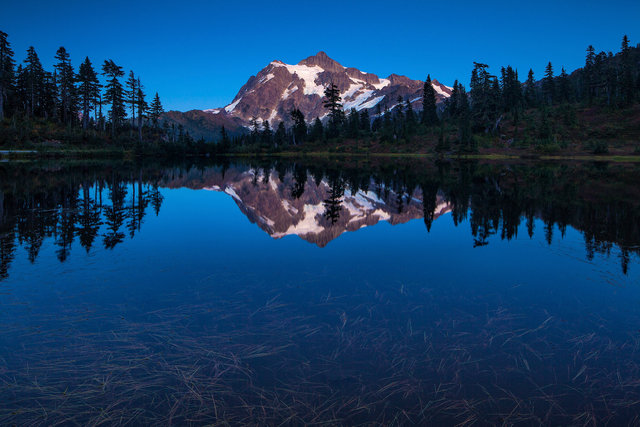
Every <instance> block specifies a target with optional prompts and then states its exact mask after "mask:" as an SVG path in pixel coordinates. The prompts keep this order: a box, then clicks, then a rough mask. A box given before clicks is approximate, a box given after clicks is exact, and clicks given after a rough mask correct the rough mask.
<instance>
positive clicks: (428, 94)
mask: <svg viewBox="0 0 640 427" xmlns="http://www.w3.org/2000/svg"><path fill="white" fill-rule="evenodd" d="M421 121H422V124H423V125H426V126H429V127H430V126H435V125H436V124H438V113H437V108H436V91H435V90H434V89H433V85H432V84H431V75H430V74H428V75H427V80H425V82H424V87H423V89H422V120H421Z"/></svg>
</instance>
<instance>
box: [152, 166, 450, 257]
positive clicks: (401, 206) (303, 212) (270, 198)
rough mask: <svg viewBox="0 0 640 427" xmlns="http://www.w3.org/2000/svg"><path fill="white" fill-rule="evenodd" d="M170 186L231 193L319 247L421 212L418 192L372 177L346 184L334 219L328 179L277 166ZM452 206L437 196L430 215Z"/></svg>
mask: <svg viewBox="0 0 640 427" xmlns="http://www.w3.org/2000/svg"><path fill="white" fill-rule="evenodd" d="M297 184H302V187H303V189H304V191H303V192H302V194H299V196H298V197H295V196H294V195H293V194H294V191H293V189H294V188H295V187H297ZM162 185H163V186H166V187H169V188H180V187H187V188H192V189H205V190H211V191H217V192H223V193H225V194H227V195H229V196H230V197H231V198H233V200H234V202H235V203H236V204H237V205H238V207H239V208H240V210H241V211H242V213H243V214H244V215H245V216H246V217H247V218H248V219H249V221H251V223H254V224H256V225H257V226H258V227H260V228H261V229H262V230H264V231H265V232H266V233H268V234H269V235H270V236H271V237H273V238H274V239H279V238H283V237H285V236H292V235H295V236H298V237H299V238H301V239H303V240H306V241H307V242H309V243H313V244H315V245H317V246H319V247H324V246H326V245H327V244H328V243H329V242H331V241H332V240H333V239H335V238H337V237H339V236H340V235H342V234H343V233H345V232H353V231H357V230H359V229H361V228H364V227H367V226H373V225H375V224H378V223H379V222H381V221H387V222H389V223H390V224H392V225H395V224H402V223H406V222H408V221H410V220H413V219H418V218H422V217H423V216H424V207H423V204H422V193H421V192H420V190H418V189H417V190H416V191H415V192H414V193H413V194H412V195H411V197H409V196H407V195H406V194H397V193H396V192H394V191H393V190H391V189H388V188H385V187H384V186H383V185H380V184H376V183H375V182H374V181H373V180H372V181H371V182H370V184H369V186H368V188H367V189H366V190H357V191H355V192H352V191H351V190H350V189H349V188H346V189H345V190H344V195H343V196H342V197H341V198H340V200H341V202H340V209H339V214H338V215H337V218H335V222H332V221H331V220H330V219H328V218H327V216H326V215H325V214H326V212H327V200H328V199H329V197H330V194H331V185H330V183H329V182H328V181H327V180H325V179H323V180H320V181H319V182H316V181H315V180H314V179H312V178H311V176H307V178H306V181H305V182H303V183H297V182H296V181H295V178H294V176H293V174H291V173H287V174H285V175H284V176H283V177H282V178H280V177H279V174H278V173H276V172H270V173H267V174H266V175H265V173H264V172H262V171H256V170H254V169H250V170H246V169H243V170H238V169H235V168H230V169H228V170H225V171H224V173H223V172H222V171H220V170H215V169H208V170H206V171H205V172H203V171H194V172H192V173H187V174H184V175H182V176H180V177H175V178H172V179H171V180H169V181H167V182H164V183H163V184H162ZM450 211H451V204H450V203H449V202H447V201H446V200H445V199H444V197H442V196H440V195H439V196H438V197H437V200H436V207H435V210H434V212H433V219H436V218H438V217H439V216H441V215H444V214H446V213H448V212H450Z"/></svg>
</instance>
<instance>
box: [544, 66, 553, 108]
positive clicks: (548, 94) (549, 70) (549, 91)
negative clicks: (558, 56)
mask: <svg viewBox="0 0 640 427" xmlns="http://www.w3.org/2000/svg"><path fill="white" fill-rule="evenodd" d="M542 93H543V94H544V101H545V103H546V104H549V105H551V104H553V103H554V102H555V100H556V99H555V98H556V85H555V82H554V80H553V65H551V62H549V63H548V64H547V67H546V68H545V71H544V79H543V80H542Z"/></svg>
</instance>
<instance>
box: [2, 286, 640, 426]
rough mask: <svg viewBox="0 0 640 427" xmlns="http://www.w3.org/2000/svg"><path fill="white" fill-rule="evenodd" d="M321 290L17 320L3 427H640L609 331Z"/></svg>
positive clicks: (428, 296)
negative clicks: (346, 426) (632, 426)
mask: <svg viewBox="0 0 640 427" xmlns="http://www.w3.org/2000/svg"><path fill="white" fill-rule="evenodd" d="M217 284H220V285H217ZM322 284H323V283H322V278H315V279H308V280H303V281H301V282H298V283H295V284H289V285H286V286H284V285H281V286H278V287H277V288H269V286H268V285H266V284H264V283H262V281H261V280H260V279H259V278H255V277H254V278H249V277H245V278H244V281H243V282H240V281H239V280H238V279H234V278H232V277H222V276H221V275H218V276H216V277H209V278H207V279H203V282H202V283H200V284H199V285H201V286H198V287H197V290H193V294H192V295H190V296H191V298H192V301H193V302H192V303H189V304H182V305H177V306H176V305H175V301H174V300H173V299H172V298H171V297H172V296H171V295H167V296H166V299H162V300H154V304H153V305H150V306H149V307H144V306H139V305H138V306H136V305H134V306H132V307H134V308H128V309H127V312H125V313H122V311H121V310H120V308H121V307H120V306H118V307H115V306H112V307H102V308H100V309H98V308H94V309H93V311H91V310H88V309H87V307H85V306H83V305H79V304H75V303H74V300H73V299H68V298H67V299H61V301H60V302H59V306H57V307H55V308H54V309H52V310H51V313H49V314H47V313H43V312H33V311H31V310H29V308H28V307H24V306H22V305H11V306H9V305H8V304H7V303H3V305H2V307H1V308H2V311H3V312H4V313H5V314H4V315H3V316H2V317H0V320H1V321H0V323H1V324H0V327H2V328H3V336H4V337H5V339H4V340H3V341H2V347H1V348H0V355H1V356H2V358H1V359H0V401H1V402H2V404H0V424H3V425H41V424H47V425H59V424H66V425H103V424H123V425H126V424H132V425H137V424H162V425H173V424H175V425H192V424H212V425H236V424H243V425H300V424H309V425H335V424H349V425H352V424H353V425H372V424H373V425H406V424H433V425H473V424H494V425H495V424H503V425H512V424H536V425H537V424H555V425H592V424H600V423H603V424H607V423H608V424H620V423H621V422H624V423H625V424H628V423H631V424H634V423H637V422H638V421H640V418H639V415H640V380H639V378H640V368H639V365H638V363H637V360H638V358H637V355H638V350H639V349H640V339H639V337H638V336H637V334H632V335H628V334H622V335H621V334H617V333H616V332H615V331H613V330H611V326H610V324H609V323H608V322H607V320H606V319H602V318H600V317H595V316H594V317H590V318H585V319H581V321H580V322H577V321H571V322H567V321H566V319H562V318H561V317H559V316H558V314H557V313H554V312H553V309H554V308H556V307H538V306H535V304H531V303H530V301H528V300H527V298H526V296H525V295H524V294H518V293H517V292H516V291H513V294H512V295H506V296H505V295H498V294H495V295H489V296H484V297H483V299H479V297H478V296H471V295H469V296H465V295H464V293H459V292H456V291H455V290H453V289H446V288H445V287H437V286H424V285H419V284H403V285H401V286H396V285H395V284H394V285H391V284H390V285H388V286H379V287H375V286H373V285H369V286H362V287H360V288H358V289H355V290H354V289H351V290H345V291H344V292H339V291H336V290H332V291H329V292H327V290H326V286H322ZM322 289H324V290H322ZM185 292H186V291H185ZM506 298H509V300H506ZM578 299H579V297H578V296H576V300H578ZM527 303H529V305H527ZM565 303H566V302H565ZM559 304H560V303H559ZM478 307H481V309H478ZM20 316H24V317H20Z"/></svg>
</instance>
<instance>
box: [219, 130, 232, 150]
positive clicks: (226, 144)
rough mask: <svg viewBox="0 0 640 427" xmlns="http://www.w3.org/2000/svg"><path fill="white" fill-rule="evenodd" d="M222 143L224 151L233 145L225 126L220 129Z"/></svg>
mask: <svg viewBox="0 0 640 427" xmlns="http://www.w3.org/2000/svg"><path fill="white" fill-rule="evenodd" d="M220 143H221V144H222V147H223V148H224V149H226V148H227V147H229V145H231V141H229V135H227V131H226V129H225V128H224V126H222V128H221V129H220Z"/></svg>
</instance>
